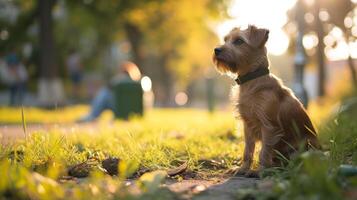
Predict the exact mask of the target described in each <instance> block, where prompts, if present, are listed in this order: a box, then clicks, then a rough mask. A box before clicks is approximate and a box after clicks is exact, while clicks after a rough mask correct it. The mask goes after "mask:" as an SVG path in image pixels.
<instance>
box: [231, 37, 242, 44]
mask: <svg viewBox="0 0 357 200" xmlns="http://www.w3.org/2000/svg"><path fill="white" fill-rule="evenodd" d="M243 43H244V40H242V39H241V38H238V39H236V40H234V41H233V44H234V45H241V44H243Z"/></svg>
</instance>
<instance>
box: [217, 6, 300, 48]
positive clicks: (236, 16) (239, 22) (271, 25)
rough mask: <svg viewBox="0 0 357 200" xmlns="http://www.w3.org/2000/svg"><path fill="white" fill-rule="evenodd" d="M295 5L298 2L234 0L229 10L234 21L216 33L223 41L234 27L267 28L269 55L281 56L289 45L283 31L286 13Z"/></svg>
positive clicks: (230, 21)
mask: <svg viewBox="0 0 357 200" xmlns="http://www.w3.org/2000/svg"><path fill="white" fill-rule="evenodd" d="M295 3H296V0H273V1H272V0H233V3H232V5H231V6H230V8H229V10H228V14H229V15H230V16H231V17H232V19H229V20H226V21H224V22H222V23H221V24H219V25H218V27H217V29H216V32H217V34H218V36H219V38H220V39H221V40H222V38H223V37H224V36H225V35H226V34H227V33H228V32H229V31H230V30H231V29H232V28H233V27H246V26H247V25H248V24H254V25H256V26H258V27H260V28H267V29H269V30H270V33H269V40H268V43H267V48H268V51H269V53H271V54H273V55H281V54H283V53H284V52H285V51H286V50H287V48H288V45H289V39H288V36H287V34H286V33H285V32H284V31H283V30H282V27H283V26H284V24H285V23H286V21H287V14H286V12H287V10H289V9H290V8H292V7H293V6H294V5H295ZM267 8H268V9H267Z"/></svg>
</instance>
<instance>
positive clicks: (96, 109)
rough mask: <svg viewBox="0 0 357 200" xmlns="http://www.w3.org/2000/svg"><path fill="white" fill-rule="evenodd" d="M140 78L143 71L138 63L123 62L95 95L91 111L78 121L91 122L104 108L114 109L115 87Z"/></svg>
mask: <svg viewBox="0 0 357 200" xmlns="http://www.w3.org/2000/svg"><path fill="white" fill-rule="evenodd" d="M140 79H141V73H140V70H139V68H138V67H137V66H136V64H134V63H132V62H129V61H126V62H123V63H122V64H121V65H119V67H118V72H117V74H116V75H115V76H114V77H113V78H111V80H110V81H109V83H108V84H107V85H106V86H104V87H102V88H101V89H100V90H99V92H98V93H97V94H96V96H95V97H94V99H93V101H92V103H91V110H90V112H89V113H88V114H87V115H86V116H84V117H82V118H80V119H79V120H78V121H77V122H91V121H94V120H95V119H97V118H98V117H99V116H100V114H101V113H102V112H103V111H104V110H112V111H114V105H115V102H114V94H113V87H114V86H115V85H117V84H120V83H121V82H128V81H134V82H138V81H140Z"/></svg>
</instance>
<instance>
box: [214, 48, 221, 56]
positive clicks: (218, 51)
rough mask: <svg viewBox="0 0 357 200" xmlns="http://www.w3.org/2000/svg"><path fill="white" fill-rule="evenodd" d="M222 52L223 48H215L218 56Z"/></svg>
mask: <svg viewBox="0 0 357 200" xmlns="http://www.w3.org/2000/svg"><path fill="white" fill-rule="evenodd" d="M221 52H222V48H219V47H217V48H214V54H216V56H218V55H219V54H220V53H221Z"/></svg>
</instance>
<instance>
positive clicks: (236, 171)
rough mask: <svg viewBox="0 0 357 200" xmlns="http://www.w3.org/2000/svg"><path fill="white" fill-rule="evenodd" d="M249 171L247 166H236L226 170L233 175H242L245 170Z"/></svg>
mask: <svg viewBox="0 0 357 200" xmlns="http://www.w3.org/2000/svg"><path fill="white" fill-rule="evenodd" d="M248 171H249V168H243V167H239V168H238V167H237V168H233V169H230V170H228V173H229V174H232V175H233V176H244V175H245V174H246V173H247V172H248Z"/></svg>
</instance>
